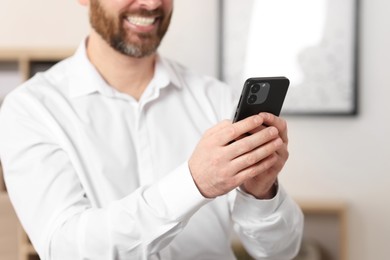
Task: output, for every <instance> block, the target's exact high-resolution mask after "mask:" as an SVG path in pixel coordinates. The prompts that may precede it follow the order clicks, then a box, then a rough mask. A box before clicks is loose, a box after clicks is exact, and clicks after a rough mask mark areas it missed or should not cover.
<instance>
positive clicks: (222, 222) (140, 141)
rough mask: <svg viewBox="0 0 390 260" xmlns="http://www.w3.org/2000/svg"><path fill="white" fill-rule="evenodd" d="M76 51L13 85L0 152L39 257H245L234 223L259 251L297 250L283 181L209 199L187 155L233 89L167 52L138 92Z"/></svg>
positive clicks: (296, 214)
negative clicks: (126, 90) (266, 190)
mask: <svg viewBox="0 0 390 260" xmlns="http://www.w3.org/2000/svg"><path fill="white" fill-rule="evenodd" d="M84 45H85V44H84V43H83V44H81V45H80V47H79V49H78V50H77V52H76V54H75V55H74V56H72V57H70V58H68V59H66V60H64V61H62V62H60V63H58V64H57V65H55V66H54V67H52V68H51V69H50V70H48V71H47V72H45V73H39V74H37V75H36V76H35V77H33V78H32V79H31V80H29V81H28V82H26V83H24V84H23V85H22V86H20V87H18V88H17V89H15V90H14V91H13V92H12V93H10V94H9V95H8V96H7V97H6V99H5V101H4V103H3V105H2V108H1V113H0V124H1V125H0V156H1V160H2V163H3V167H4V173H5V180H6V184H7V188H8V192H9V195H10V198H11V201H12V203H13V205H14V207H15V210H16V212H17V214H18V216H19V218H20V220H21V223H22V224H23V227H24V228H25V230H26V232H27V233H28V235H29V237H30V239H31V241H32V243H33V245H34V247H35V248H36V250H37V252H38V253H39V255H40V257H41V259H65V260H70V259H72V260H75V259H167V260H168V259H169V260H176V259H177V260H184V259H210V260H211V259H214V260H229V259H235V257H234V255H233V252H232V250H231V247H230V243H231V241H230V238H231V234H232V232H231V231H232V227H233V226H234V227H235V230H236V232H237V234H238V236H239V237H240V239H241V241H242V243H243V244H244V245H245V246H246V248H247V250H248V251H249V252H250V253H251V254H252V255H253V256H254V257H255V258H257V259H290V258H291V257H292V256H293V255H294V254H295V253H296V252H297V250H298V248H299V244H300V239H301V235H302V225H303V224H302V222H303V218H302V213H301V211H300V209H299V208H298V206H297V205H296V204H295V203H294V202H293V200H292V199H291V198H290V197H289V196H288V195H287V194H286V192H285V191H284V190H283V188H282V187H279V190H278V193H277V195H276V196H275V198H273V199H272V200H264V201H263V200H256V199H254V198H253V197H250V196H249V195H247V194H243V193H241V192H240V191H232V192H231V193H229V194H228V195H225V196H221V197H218V198H216V199H212V200H211V199H206V198H204V197H203V196H202V195H201V194H200V193H199V191H198V189H197V187H196V185H195V184H194V181H193V179H192V177H191V174H190V172H189V169H188V162H187V160H188V159H189V157H190V155H191V153H192V151H193V149H194V147H195V145H196V144H197V142H198V140H199V139H200V137H201V135H202V134H203V132H204V131H205V130H206V129H208V128H210V127H211V126H213V125H214V124H215V123H217V122H219V121H220V120H222V119H227V118H230V117H231V114H232V113H231V112H232V109H233V108H234V107H235V103H234V100H235V98H234V95H233V94H232V93H233V91H232V89H230V88H229V87H228V86H226V85H225V84H222V83H221V82H219V81H217V80H215V79H213V78H210V77H204V76H199V75H196V74H195V73H193V72H191V71H189V70H188V69H186V68H184V67H182V66H180V65H178V64H176V63H174V62H172V61H169V60H167V59H163V58H161V57H160V58H158V60H157V62H156V65H155V75H154V78H153V79H152V81H151V82H150V84H149V85H148V87H147V88H146V90H145V92H144V93H143V95H142V97H141V98H140V100H139V101H136V100H135V99H133V98H132V97H131V96H128V95H126V94H123V93H120V92H118V91H116V90H115V89H114V88H112V87H110V86H109V85H107V83H106V82H105V81H104V80H103V78H102V77H101V76H100V75H99V73H98V72H97V70H96V69H95V68H94V66H93V65H92V64H91V63H90V62H89V60H88V58H87V55H86V50H85V46H84Z"/></svg>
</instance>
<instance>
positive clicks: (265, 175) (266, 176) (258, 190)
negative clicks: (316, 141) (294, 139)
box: [240, 113, 289, 199]
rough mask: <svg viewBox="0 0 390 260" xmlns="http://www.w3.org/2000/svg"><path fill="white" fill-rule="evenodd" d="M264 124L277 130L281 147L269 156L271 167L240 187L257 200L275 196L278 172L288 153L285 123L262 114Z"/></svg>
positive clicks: (280, 119) (272, 116)
mask: <svg viewBox="0 0 390 260" xmlns="http://www.w3.org/2000/svg"><path fill="white" fill-rule="evenodd" d="M261 116H262V117H263V118H264V124H266V125H268V126H273V127H275V128H276V129H278V132H279V137H280V139H281V140H282V142H283V143H282V145H281V146H280V148H279V149H277V150H276V151H275V152H274V153H273V154H271V155H270V157H272V159H271V158H269V159H270V160H272V161H274V162H275V163H274V164H273V166H272V167H270V168H268V169H267V170H265V171H263V172H260V173H259V174H258V175H256V176H254V177H253V178H250V179H248V180H246V181H245V182H244V183H243V184H242V185H241V186H240V187H241V189H242V190H244V191H245V192H247V193H249V194H251V195H253V196H254V197H256V198H258V199H271V198H273V197H274V196H275V194H276V186H275V185H276V181H277V176H278V174H279V172H280V171H281V170H282V168H283V167H284V165H285V163H286V161H287V159H288V156H289V153H288V147H287V146H288V136H287V123H286V121H285V120H283V119H282V118H280V117H276V116H274V115H272V114H268V113H262V114H261Z"/></svg>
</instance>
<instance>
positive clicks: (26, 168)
mask: <svg viewBox="0 0 390 260" xmlns="http://www.w3.org/2000/svg"><path fill="white" fill-rule="evenodd" d="M36 102H37V101H34V100H33V99H32V98H30V97H29V96H28V95H19V96H18V98H17V99H15V98H13V97H12V96H11V97H8V98H6V100H5V102H4V103H3V105H2V109H1V113H0V125H1V127H0V156H1V160H2V164H3V167H4V176H5V180H6V184H7V188H8V192H9V196H10V199H11V201H12V203H13V206H14V208H15V210H16V212H17V215H18V217H19V219H20V221H21V223H22V225H23V227H24V229H25V230H26V232H27V234H28V235H29V238H30V239H31V241H32V243H33V245H34V247H35V249H36V250H37V252H38V254H39V255H40V257H41V258H42V259H151V256H152V255H153V254H157V253H158V252H159V251H160V250H161V249H162V248H164V247H165V246H166V245H167V244H168V243H169V242H170V241H171V240H172V239H173V238H174V237H175V235H177V234H178V233H180V231H181V230H182V229H183V227H184V226H185V225H186V223H187V222H188V220H189V219H190V217H191V216H192V215H193V214H194V213H195V212H196V211H197V210H198V209H199V208H200V207H202V206H203V205H204V204H206V203H207V202H208V201H209V200H207V199H205V198H204V197H203V196H201V194H200V193H199V191H198V189H197V187H196V185H195V183H194V182H193V180H192V177H191V174H190V172H189V169H188V166H187V163H184V164H183V165H181V166H179V167H178V168H177V169H175V170H173V171H172V172H171V173H170V174H169V175H167V176H166V177H165V178H162V179H161V180H159V181H157V182H155V183H153V184H152V185H150V186H143V187H140V188H138V189H137V190H135V191H134V192H133V193H131V194H129V195H128V196H126V197H124V198H123V199H121V200H118V201H113V202H112V203H110V204H108V205H107V206H106V207H102V208H97V207H93V206H92V203H91V201H89V199H88V198H87V196H86V195H85V194H86V193H85V191H84V189H83V187H82V184H81V182H80V180H79V177H78V175H77V169H75V167H74V165H72V163H71V160H70V159H69V154H68V153H67V152H66V151H64V149H62V147H61V146H60V145H59V144H58V142H60V140H56V139H55V138H53V136H52V133H51V131H50V128H48V127H47V125H48V124H50V122H49V121H51V120H53V119H52V118H50V114H49V113H47V112H46V113H44V111H41V109H40V105H39V104H36ZM51 123H53V122H51ZM179 183H180V185H178V184H179Z"/></svg>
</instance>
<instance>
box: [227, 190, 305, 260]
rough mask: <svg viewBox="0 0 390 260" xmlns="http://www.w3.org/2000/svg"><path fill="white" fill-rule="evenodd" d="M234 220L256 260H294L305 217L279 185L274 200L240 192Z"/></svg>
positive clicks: (243, 240) (236, 199)
mask: <svg viewBox="0 0 390 260" xmlns="http://www.w3.org/2000/svg"><path fill="white" fill-rule="evenodd" d="M232 219H233V222H234V229H235V231H236V232H237V234H238V236H239V238H240V240H241V242H242V244H243V246H244V247H245V249H246V250H247V251H248V253H249V254H250V255H252V256H253V257H254V258H255V259H292V258H293V257H294V256H295V255H296V254H297V253H298V250H299V248H300V243H301V239H302V233H303V214H302V211H301V209H300V208H299V207H298V205H297V204H296V203H295V202H294V201H293V200H292V199H291V198H290V197H289V196H288V195H287V193H286V192H285V190H284V189H283V187H282V186H281V185H280V184H279V185H278V192H277V194H276V196H275V197H274V198H273V199H271V200H258V199H256V198H254V197H253V196H251V195H249V194H246V193H244V192H243V191H240V190H238V189H237V191H236V198H235V201H234V204H233V212H232Z"/></svg>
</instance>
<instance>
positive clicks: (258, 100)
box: [233, 77, 290, 122]
mask: <svg viewBox="0 0 390 260" xmlns="http://www.w3.org/2000/svg"><path fill="white" fill-rule="evenodd" d="M289 85H290V80H289V79H288V78H286V77H261V78H248V79H247V80H246V81H245V83H244V86H243V89H242V93H241V97H240V101H239V102H238V105H237V109H236V112H235V115H234V118H233V122H237V121H240V120H242V119H244V118H246V117H248V116H252V115H256V114H259V113H260V112H268V113H272V114H274V115H276V116H279V115H280V111H281V110H282V106H283V102H284V99H285V97H286V94H287V90H288V87H289Z"/></svg>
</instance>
